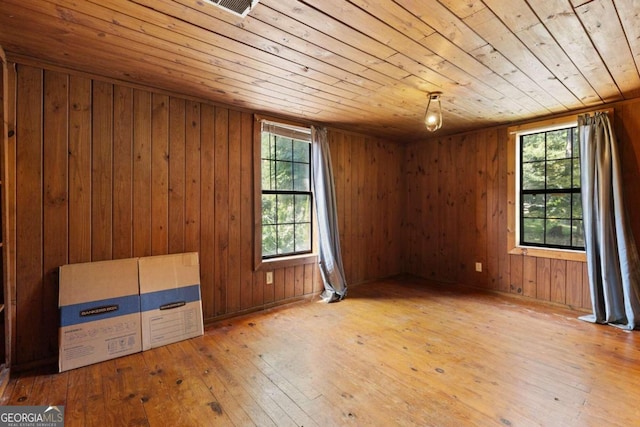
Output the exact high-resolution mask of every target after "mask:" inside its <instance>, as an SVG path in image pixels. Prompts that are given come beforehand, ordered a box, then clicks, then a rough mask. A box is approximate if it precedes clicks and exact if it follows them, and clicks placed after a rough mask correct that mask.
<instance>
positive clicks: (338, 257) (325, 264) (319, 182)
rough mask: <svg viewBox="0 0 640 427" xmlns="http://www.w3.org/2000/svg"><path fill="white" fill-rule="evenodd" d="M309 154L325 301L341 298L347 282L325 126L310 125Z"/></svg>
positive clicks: (345, 290)
mask: <svg viewBox="0 0 640 427" xmlns="http://www.w3.org/2000/svg"><path fill="white" fill-rule="evenodd" d="M311 156H312V162H313V191H314V196H315V201H316V211H317V214H318V234H319V248H320V253H319V255H320V257H319V268H320V274H321V275H322V281H323V283H324V291H323V292H322V294H321V295H320V296H321V298H322V299H323V300H324V301H325V302H334V301H340V300H342V299H343V298H344V297H345V296H346V295H347V281H346V280H345V274H344V267H343V265H342V253H341V251H340V236H339V233H338V213H337V208H336V191H335V186H334V182H333V167H332V165H331V153H330V151H329V143H328V141H327V129H326V128H324V127H322V128H317V127H315V126H312V127H311Z"/></svg>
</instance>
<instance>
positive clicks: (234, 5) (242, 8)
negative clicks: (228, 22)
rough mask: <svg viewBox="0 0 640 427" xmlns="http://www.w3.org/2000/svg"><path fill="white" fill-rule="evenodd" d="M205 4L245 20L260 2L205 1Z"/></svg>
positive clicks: (237, 0) (250, 0)
mask: <svg viewBox="0 0 640 427" xmlns="http://www.w3.org/2000/svg"><path fill="white" fill-rule="evenodd" d="M205 2H207V3H211V4H212V5H214V6H218V7H219V8H221V9H224V10H226V11H227V12H231V13H233V14H234V15H238V16H241V17H243V18H244V17H245V16H247V14H248V13H249V11H251V9H253V7H254V6H255V5H256V4H258V0H205Z"/></svg>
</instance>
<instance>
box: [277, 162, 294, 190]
mask: <svg viewBox="0 0 640 427" xmlns="http://www.w3.org/2000/svg"><path fill="white" fill-rule="evenodd" d="M275 164H276V172H275V173H276V188H275V189H276V190H280V191H291V190H293V170H292V168H291V165H292V164H293V163H291V162H275Z"/></svg>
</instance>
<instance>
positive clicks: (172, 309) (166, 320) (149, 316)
mask: <svg viewBox="0 0 640 427" xmlns="http://www.w3.org/2000/svg"><path fill="white" fill-rule="evenodd" d="M138 268H139V272H138V274H139V281H140V312H141V319H142V349H143V350H148V349H150V348H154V347H159V346H162V345H165V344H170V343H173V342H177V341H181V340H184V339H187V338H193V337H196V336H199V335H202V334H203V333H204V327H203V323H202V301H201V296H200V265H199V262H198V254H197V253H196V252H192V253H183V254H173V255H159V256H151V257H144V258H140V259H139V260H138Z"/></svg>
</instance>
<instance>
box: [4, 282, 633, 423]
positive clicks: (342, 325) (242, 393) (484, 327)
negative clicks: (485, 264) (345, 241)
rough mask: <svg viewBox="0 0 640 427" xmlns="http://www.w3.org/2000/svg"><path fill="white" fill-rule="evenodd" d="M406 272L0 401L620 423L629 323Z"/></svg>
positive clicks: (142, 417)
mask: <svg viewBox="0 0 640 427" xmlns="http://www.w3.org/2000/svg"><path fill="white" fill-rule="evenodd" d="M580 314H582V313H579V312H574V311H570V310H566V309H564V308H561V307H557V306H552V305H545V304H542V303H538V302H533V301H527V300H523V299H515V298H513V297H509V296H504V295H497V294H491V293H484V292H480V291H471V290H468V289H456V290H455V291H450V290H447V289H446V288H442V287H435V286H433V285H428V284H427V283H426V282H423V281H420V280H417V279H398V280H390V281H381V282H376V283H370V284H366V285H360V286H356V287H352V288H351V289H350V293H349V296H348V298H347V299H345V300H344V301H342V302H340V303H337V304H330V305H325V304H322V303H310V302H303V303H297V304H294V305H290V306H287V307H281V308H277V309H273V310H270V311H268V312H262V313H256V314H252V315H248V316H244V317H241V318H235V319H231V320H227V321H223V322H220V323H217V324H214V325H211V326H210V327H208V328H207V330H206V332H205V335H204V336H203V337H199V338H195V339H191V340H188V341H183V342H180V343H176V344H172V345H168V346H165V347H162V348H157V349H154V350H150V351H146V352H143V353H138V354H135V355H131V356H127V357H123V358H120V359H116V360H112V361H108V362H104V363H100V364H96V365H93V366H88V367H84V368H79V369H76V370H73V371H70V372H66V373H62V374H46V373H40V374H22V375H20V376H17V377H16V378H13V379H12V380H11V381H10V382H9V384H8V386H7V388H6V390H5V393H4V395H3V396H2V399H1V401H0V404H2V405H54V404H55V405H64V406H65V419H66V424H65V425H67V426H83V425H87V426H94V425H95V426H111V425H139V426H145V425H150V426H202V425H215V426H218V425H231V426H249V425H259V426H289V425H290V426H294V425H296V426H305V427H308V426H334V425H356V426H391V425H399V426H413V425H416V426H492V425H496V426H534V425H536V426H537V425H541V426H603V425H606V426H615V425H620V426H623V425H624V426H628V425H637V422H638V420H640V409H639V408H640V406H639V405H638V404H637V402H639V401H640V382H639V381H638V378H640V332H634V333H629V332H624V331H622V330H619V329H616V328H614V327H610V326H601V325H592V324H589V323H585V322H581V321H579V320H578V319H577V316H578V315H580Z"/></svg>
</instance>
